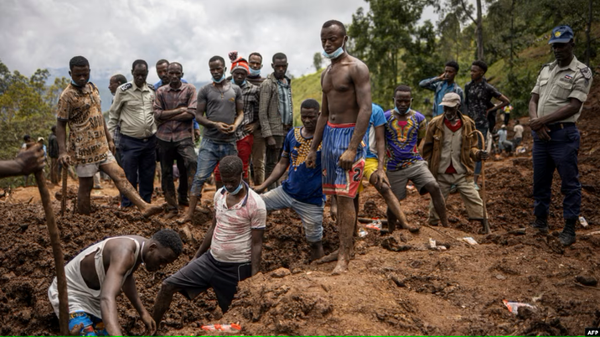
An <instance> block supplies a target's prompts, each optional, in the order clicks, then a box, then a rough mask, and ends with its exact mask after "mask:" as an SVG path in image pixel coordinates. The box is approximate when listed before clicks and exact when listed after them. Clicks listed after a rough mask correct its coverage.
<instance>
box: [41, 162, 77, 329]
mask: <svg viewBox="0 0 600 337" xmlns="http://www.w3.org/2000/svg"><path fill="white" fill-rule="evenodd" d="M64 172H65V173H66V172H67V171H66V170H65V171H64ZM35 180H36V182H37V185H38V189H39V191H40V197H41V199H42V204H43V205H44V213H45V214H46V224H47V225H48V234H49V235H50V244H51V245H52V253H53V255H54V266H55V267H56V277H57V279H58V308H59V317H58V323H59V326H60V333H61V335H63V336H68V335H69V334H70V331H69V302H68V297H67V278H66V276H65V259H64V256H63V253H62V249H61V247H60V235H59V233H58V227H57V226H56V219H55V217H54V211H53V210H52V206H51V205H50V192H48V187H47V186H46V179H45V178H44V171H43V170H39V171H37V172H36V173H35ZM66 181H67V178H66V177H65V176H63V188H64V186H66ZM65 199H66V198H63V202H64V200H65Z"/></svg>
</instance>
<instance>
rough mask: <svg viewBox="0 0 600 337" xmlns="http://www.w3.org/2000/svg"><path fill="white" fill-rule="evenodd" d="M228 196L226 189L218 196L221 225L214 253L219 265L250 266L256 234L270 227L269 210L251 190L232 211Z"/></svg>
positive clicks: (217, 213)
mask: <svg viewBox="0 0 600 337" xmlns="http://www.w3.org/2000/svg"><path fill="white" fill-rule="evenodd" d="M228 194H229V193H228V192H227V190H225V188H224V187H223V188H221V189H220V190H218V191H217V192H216V193H215V198H214V202H215V211H216V218H217V224H216V226H215V231H214V232H213V237H212V242H211V245H210V253H211V254H212V256H213V257H214V258H215V260H217V261H219V262H229V263H242V262H249V261H250V260H251V252H252V251H251V248H252V230H253V229H264V228H265V227H266V221H267V208H266V207H265V202H264V201H263V200H262V198H261V197H260V196H259V195H258V194H257V193H256V192H254V191H253V190H251V189H249V188H248V193H247V194H246V197H245V198H244V199H243V200H242V201H240V202H239V203H237V204H235V205H233V207H231V208H228V207H227V195H228Z"/></svg>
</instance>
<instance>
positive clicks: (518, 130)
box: [513, 124, 523, 138]
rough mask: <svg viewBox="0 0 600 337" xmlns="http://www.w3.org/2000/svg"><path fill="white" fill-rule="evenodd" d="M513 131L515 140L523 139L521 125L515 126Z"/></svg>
mask: <svg viewBox="0 0 600 337" xmlns="http://www.w3.org/2000/svg"><path fill="white" fill-rule="evenodd" d="M513 131H514V132H515V138H523V126H521V124H517V125H515V127H514V128H513Z"/></svg>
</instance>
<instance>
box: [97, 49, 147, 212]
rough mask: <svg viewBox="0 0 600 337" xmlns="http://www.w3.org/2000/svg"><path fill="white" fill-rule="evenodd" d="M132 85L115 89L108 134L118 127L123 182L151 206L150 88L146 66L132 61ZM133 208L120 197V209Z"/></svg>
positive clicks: (113, 132)
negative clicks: (124, 179)
mask: <svg viewBox="0 0 600 337" xmlns="http://www.w3.org/2000/svg"><path fill="white" fill-rule="evenodd" d="M131 74H132V75H133V81H131V82H129V83H125V84H123V85H121V86H119V88H118V90H117V91H116V95H115V99H114V100H113V103H112V105H111V106H110V109H109V110H108V118H109V119H108V125H107V126H108V130H109V131H110V132H111V134H115V133H116V131H117V126H119V143H120V146H119V149H118V151H119V154H120V156H121V166H122V167H123V170H124V171H125V176H127V180H129V182H130V183H131V185H133V186H134V188H137V186H138V182H139V192H140V196H141V197H142V199H144V201H145V202H147V203H150V202H152V192H153V191H154V171H155V170H156V144H157V143H156V135H155V134H156V123H155V122H154V110H153V103H154V90H155V89H154V86H152V84H149V83H146V78H147V77H148V63H146V61H144V60H135V61H134V62H133V65H132V66H131ZM131 206H133V204H132V203H131V201H129V199H127V197H125V196H122V198H121V207H131Z"/></svg>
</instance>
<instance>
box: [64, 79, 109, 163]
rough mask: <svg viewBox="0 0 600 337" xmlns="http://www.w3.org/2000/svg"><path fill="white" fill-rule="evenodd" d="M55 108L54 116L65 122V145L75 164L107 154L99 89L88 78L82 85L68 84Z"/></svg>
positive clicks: (100, 159)
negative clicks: (66, 127) (66, 123)
mask: <svg viewBox="0 0 600 337" xmlns="http://www.w3.org/2000/svg"><path fill="white" fill-rule="evenodd" d="M57 110H58V112H57V118H58V119H59V120H62V121H66V122H68V125H69V130H70V133H69V139H68V141H67V142H68V144H67V149H68V151H69V156H70V157H71V160H72V161H73V162H74V163H75V165H85V164H95V163H99V162H101V161H103V160H105V159H106V158H107V157H108V151H109V150H108V142H107V140H106V134H105V130H104V117H103V116H102V108H101V106H100V92H99V91H98V88H97V87H96V86H95V85H94V84H93V83H92V82H88V83H87V84H86V85H85V87H83V88H78V87H76V86H74V85H72V84H69V86H67V88H66V89H65V90H64V91H63V92H62V94H61V95H60V99H59V100H58V109H57Z"/></svg>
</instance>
